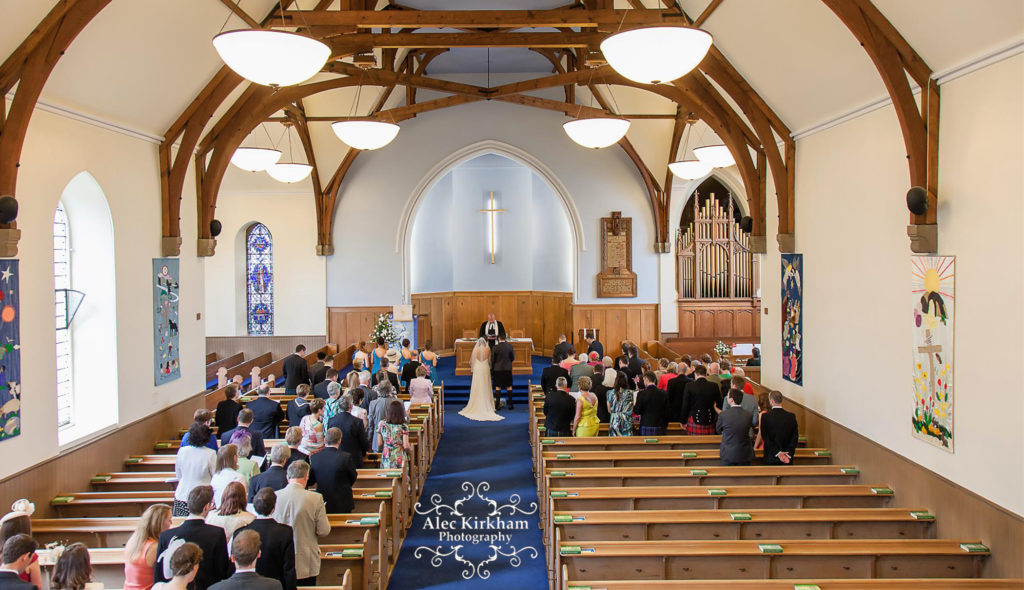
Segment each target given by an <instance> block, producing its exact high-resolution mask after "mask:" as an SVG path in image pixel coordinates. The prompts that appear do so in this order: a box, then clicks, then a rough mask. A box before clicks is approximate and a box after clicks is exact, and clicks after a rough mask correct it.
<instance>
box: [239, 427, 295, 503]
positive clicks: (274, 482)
mask: <svg viewBox="0 0 1024 590" xmlns="http://www.w3.org/2000/svg"><path fill="white" fill-rule="evenodd" d="M291 454H292V452H291V449H289V448H288V445H287V444H286V443H277V444H276V445H274V446H273V447H272V448H271V449H270V467H269V468H268V469H267V470H266V471H264V472H263V473H258V474H256V475H254V476H253V477H252V479H250V480H249V503H252V501H253V498H255V497H256V492H258V491H260V490H262V489H263V488H270V489H271V490H273V491H275V492H276V491H277V490H279V489H281V488H283V487H284V486H286V485H288V478H287V477H285V471H284V470H285V466H286V465H287V464H288V457H290V456H291ZM271 512H273V510H271Z"/></svg>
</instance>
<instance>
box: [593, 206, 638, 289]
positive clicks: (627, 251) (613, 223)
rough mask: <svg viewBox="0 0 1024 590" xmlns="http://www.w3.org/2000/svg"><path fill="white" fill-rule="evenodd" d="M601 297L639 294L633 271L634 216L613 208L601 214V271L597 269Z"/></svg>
mask: <svg viewBox="0 0 1024 590" xmlns="http://www.w3.org/2000/svg"><path fill="white" fill-rule="evenodd" d="M597 296H598V297H636V273H635V272H633V218H631V217H623V216H622V212H621V211H612V216H611V217H602V218H601V271H600V272H599V273H597Z"/></svg>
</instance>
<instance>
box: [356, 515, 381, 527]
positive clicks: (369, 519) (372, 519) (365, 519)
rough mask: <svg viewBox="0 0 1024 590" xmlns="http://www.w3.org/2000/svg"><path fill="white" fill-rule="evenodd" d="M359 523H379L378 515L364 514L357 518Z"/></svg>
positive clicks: (374, 524)
mask: <svg viewBox="0 0 1024 590" xmlns="http://www.w3.org/2000/svg"><path fill="white" fill-rule="evenodd" d="M359 524H362V525H373V526H376V525H378V524H380V517H379V516H364V517H362V518H360V519H359Z"/></svg>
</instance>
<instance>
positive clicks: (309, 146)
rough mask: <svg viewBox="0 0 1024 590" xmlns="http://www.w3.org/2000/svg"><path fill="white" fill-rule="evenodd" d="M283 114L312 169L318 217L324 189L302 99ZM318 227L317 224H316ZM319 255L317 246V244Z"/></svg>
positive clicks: (314, 203) (314, 201) (314, 204)
mask: <svg viewBox="0 0 1024 590" xmlns="http://www.w3.org/2000/svg"><path fill="white" fill-rule="evenodd" d="M284 112H285V113H286V114H287V116H288V118H289V120H290V121H291V123H292V125H293V126H294V127H295V132H296V133H297V134H298V136H299V141H300V142H301V143H302V151H303V152H305V154H306V163H307V164H309V165H310V166H312V167H313V171H312V172H311V173H310V181H311V182H312V184H313V206H314V210H315V212H316V213H317V214H318V215H317V217H319V210H320V207H321V205H322V203H323V202H324V188H323V185H322V184H321V183H320V168H319V166H317V163H316V153H315V152H314V151H313V139H312V138H311V137H310V135H309V123H308V121H306V109H305V108H304V107H303V106H302V99H299V100H297V101H295V103H294V104H291V105H289V106H287V107H285V109H284ZM317 225H318V226H319V223H318V224H317ZM318 233H319V232H318ZM317 250H318V252H317V253H318V254H319V250H320V248H319V244H318V248H317Z"/></svg>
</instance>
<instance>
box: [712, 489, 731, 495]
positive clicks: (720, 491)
mask: <svg viewBox="0 0 1024 590" xmlns="http://www.w3.org/2000/svg"><path fill="white" fill-rule="evenodd" d="M728 494H729V492H727V491H725V490H723V489H722V488H708V495H709V496H726V495H728Z"/></svg>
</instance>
